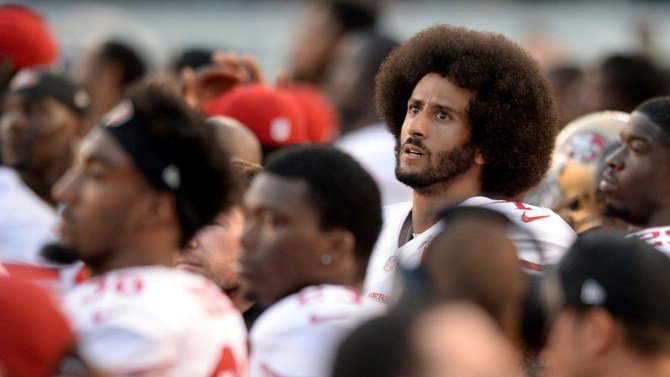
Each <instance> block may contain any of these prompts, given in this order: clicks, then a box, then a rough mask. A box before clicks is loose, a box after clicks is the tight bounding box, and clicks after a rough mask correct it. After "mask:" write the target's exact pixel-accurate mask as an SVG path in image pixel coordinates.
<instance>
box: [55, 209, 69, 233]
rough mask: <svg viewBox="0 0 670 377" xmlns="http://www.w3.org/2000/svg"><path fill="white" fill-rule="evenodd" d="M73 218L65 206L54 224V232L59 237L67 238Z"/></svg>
mask: <svg viewBox="0 0 670 377" xmlns="http://www.w3.org/2000/svg"><path fill="white" fill-rule="evenodd" d="M72 228H73V220H72V214H71V213H70V212H69V211H68V210H67V208H65V209H64V210H63V211H62V212H61V213H60V216H59V217H58V221H57V222H56V225H55V233H56V235H58V237H59V238H61V239H63V238H67V237H68V235H69V234H70V233H72Z"/></svg>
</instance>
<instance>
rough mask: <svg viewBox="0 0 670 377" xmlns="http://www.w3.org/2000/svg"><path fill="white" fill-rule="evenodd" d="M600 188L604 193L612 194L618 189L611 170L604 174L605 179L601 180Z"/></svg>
mask: <svg viewBox="0 0 670 377" xmlns="http://www.w3.org/2000/svg"><path fill="white" fill-rule="evenodd" d="M598 187H599V188H600V191H602V192H603V193H607V192H612V191H615V190H616V189H617V188H618V183H617V180H616V178H615V177H614V174H613V173H612V170H611V169H607V170H605V171H604V172H603V177H602V178H601V180H600V183H599V185H598Z"/></svg>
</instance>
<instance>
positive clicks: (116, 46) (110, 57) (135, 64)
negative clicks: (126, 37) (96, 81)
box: [96, 41, 147, 88]
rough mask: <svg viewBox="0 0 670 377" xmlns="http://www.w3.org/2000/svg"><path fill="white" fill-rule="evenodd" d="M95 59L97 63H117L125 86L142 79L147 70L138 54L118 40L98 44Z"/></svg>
mask: <svg viewBox="0 0 670 377" xmlns="http://www.w3.org/2000/svg"><path fill="white" fill-rule="evenodd" d="M96 59H97V61H98V62H99V63H110V64H117V65H118V66H119V67H120V68H121V70H122V74H121V82H122V83H123V86H124V87H126V88H127V87H128V86H129V85H132V84H133V83H135V82H137V81H138V80H140V79H142V78H143V77H144V75H145V74H146V71H147V68H146V65H145V64H144V61H143V60H142V58H141V57H140V55H139V54H138V53H137V52H135V50H133V49H132V48H131V47H130V46H128V45H126V44H123V43H121V42H119V41H107V42H105V43H103V44H102V45H100V47H99V48H98V51H97V53H96Z"/></svg>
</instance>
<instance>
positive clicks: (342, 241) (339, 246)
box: [328, 228, 356, 261]
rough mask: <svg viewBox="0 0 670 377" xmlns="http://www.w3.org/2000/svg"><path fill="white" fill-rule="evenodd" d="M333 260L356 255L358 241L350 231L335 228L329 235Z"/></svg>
mask: <svg viewBox="0 0 670 377" xmlns="http://www.w3.org/2000/svg"><path fill="white" fill-rule="evenodd" d="M328 239H329V243H330V248H329V249H330V251H329V253H330V254H331V258H332V260H333V261H335V260H338V259H340V258H342V257H346V256H348V255H354V254H355V250H354V249H355V247H356V239H355V237H354V235H353V233H351V232H350V231H348V230H346V229H341V228H335V229H333V230H331V231H330V232H329V234H328Z"/></svg>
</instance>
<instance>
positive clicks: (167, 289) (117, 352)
mask: <svg viewBox="0 0 670 377" xmlns="http://www.w3.org/2000/svg"><path fill="white" fill-rule="evenodd" d="M64 306H65V311H66V313H67V314H68V315H69V317H70V320H71V323H72V325H73V328H74V329H75V330H76V332H77V335H78V340H79V353H80V355H81V356H82V359H83V360H84V362H86V363H88V365H90V366H91V367H93V368H95V369H97V370H100V371H102V372H103V374H105V375H107V374H109V375H113V376H134V377H135V376H138V377H139V376H142V377H145V376H165V377H183V376H189V377H209V376H212V377H219V376H226V377H229V376H230V377H233V376H246V368H247V365H246V363H247V336H246V335H247V334H246V329H245V326H244V321H243V320H242V315H241V314H240V313H239V312H238V311H237V309H236V308H235V306H234V305H233V304H232V302H231V301H230V300H229V299H228V298H227V297H226V296H225V295H224V294H222V293H221V291H220V290H219V288H218V287H217V286H216V285H214V284H213V283H212V282H210V281H209V280H206V279H205V278H203V277H201V276H198V275H195V274H191V273H189V272H185V271H180V270H176V269H172V268H167V267H162V266H141V267H131V268H125V269H120V270H115V271H111V272H108V273H106V274H104V275H101V276H97V277H94V278H92V279H89V280H88V281H86V282H84V283H82V284H80V285H78V286H76V287H75V288H74V289H73V290H72V291H71V292H70V293H69V294H68V295H67V296H66V299H65V303H64Z"/></svg>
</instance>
